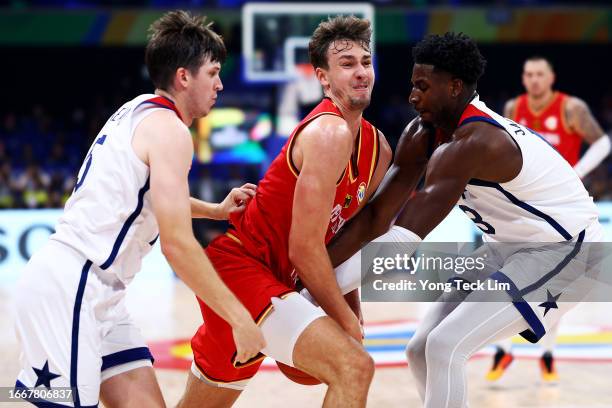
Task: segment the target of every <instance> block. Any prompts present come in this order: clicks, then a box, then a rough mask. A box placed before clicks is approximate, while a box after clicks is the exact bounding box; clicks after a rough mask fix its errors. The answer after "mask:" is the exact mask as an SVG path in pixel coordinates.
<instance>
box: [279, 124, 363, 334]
mask: <svg viewBox="0 0 612 408" xmlns="http://www.w3.org/2000/svg"><path fill="white" fill-rule="evenodd" d="M352 147H353V138H352V136H351V132H350V130H349V128H348V126H347V124H346V122H345V121H344V119H342V118H339V117H337V116H331V115H325V116H322V117H320V118H319V119H316V120H315V121H313V122H311V123H310V124H309V125H308V126H307V127H306V128H305V129H304V130H302V132H301V133H300V135H299V137H298V139H297V141H296V144H295V146H294V149H293V161H294V163H295V165H296V166H297V167H298V168H299V169H300V173H299V176H298V179H297V183H296V186H295V193H294V199H293V212H292V221H291V230H290V232H289V259H290V260H291V262H292V264H293V266H294V267H295V269H296V271H297V273H298V275H299V277H300V279H301V280H302V282H303V283H304V286H305V287H306V288H307V289H308V290H309V292H310V294H311V295H312V296H313V298H314V300H315V301H316V302H317V303H318V304H319V305H320V306H321V307H322V308H323V310H325V312H326V313H327V314H328V315H329V316H330V317H331V318H333V319H334V320H335V321H336V322H337V323H338V324H340V326H341V327H342V328H343V329H344V330H345V331H346V332H347V333H348V334H349V335H351V336H352V337H354V338H355V339H357V340H359V341H360V340H361V329H360V326H359V321H358V320H357V318H356V316H355V315H354V314H353V312H352V311H351V309H350V308H349V306H348V304H347V303H346V302H345V300H344V298H343V297H342V293H341V291H340V288H339V287H338V283H337V282H336V276H335V274H334V271H333V268H332V265H331V262H330V260H329V257H328V255H327V249H326V247H325V235H326V233H327V229H328V225H329V223H330V214H331V213H332V206H333V203H334V197H335V195H336V182H337V181H338V178H339V176H340V175H341V174H342V172H343V171H344V168H345V167H346V164H347V163H348V161H349V158H350V155H351V150H352Z"/></svg>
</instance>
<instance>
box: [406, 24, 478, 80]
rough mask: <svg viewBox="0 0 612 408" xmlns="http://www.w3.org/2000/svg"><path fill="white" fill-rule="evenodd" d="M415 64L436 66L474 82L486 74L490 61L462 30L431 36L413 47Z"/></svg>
mask: <svg viewBox="0 0 612 408" xmlns="http://www.w3.org/2000/svg"><path fill="white" fill-rule="evenodd" d="M412 58H413V59H414V62H415V63H416V64H427V65H433V66H434V67H435V68H437V69H440V70H442V71H446V72H448V73H449V74H451V75H453V76H454V77H457V78H459V79H461V80H463V82H465V83H466V84H468V85H475V84H476V82H478V79H479V78H480V77H481V76H482V74H483V73H484V69H485V66H486V65H487V61H486V60H485V59H484V57H483V56H482V54H481V53H480V51H479V50H478V46H477V45H476V43H475V42H474V40H472V39H471V38H470V37H468V36H467V35H465V34H463V33H458V34H457V33H446V34H444V35H428V36H426V37H425V38H424V39H423V40H422V41H420V42H419V43H417V45H415V46H414V48H413V49H412Z"/></svg>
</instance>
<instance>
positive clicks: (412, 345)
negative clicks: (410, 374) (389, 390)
mask: <svg viewBox="0 0 612 408" xmlns="http://www.w3.org/2000/svg"><path fill="white" fill-rule="evenodd" d="M426 343H427V338H421V337H420V336H415V337H413V338H412V339H411V340H410V342H409V343H408V346H406V359H407V360H408V363H409V364H411V365H414V364H420V363H421V362H424V361H425V346H426Z"/></svg>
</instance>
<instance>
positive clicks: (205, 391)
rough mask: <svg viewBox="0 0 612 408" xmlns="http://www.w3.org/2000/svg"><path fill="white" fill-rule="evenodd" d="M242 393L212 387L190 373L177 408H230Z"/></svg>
mask: <svg viewBox="0 0 612 408" xmlns="http://www.w3.org/2000/svg"><path fill="white" fill-rule="evenodd" d="M241 392H242V391H238V390H233V389H230V388H221V387H213V386H211V385H208V384H206V383H204V382H203V381H201V380H200V379H198V378H197V377H196V376H195V375H193V374H192V373H191V372H190V373H189V377H188V378H187V386H186V387H185V393H184V394H183V396H182V397H181V400H180V401H179V403H178V404H177V408H200V407H207V408H225V407H231V406H232V404H233V403H234V402H236V400H237V399H238V397H239V396H240V393H241Z"/></svg>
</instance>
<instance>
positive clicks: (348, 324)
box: [340, 313, 363, 344]
mask: <svg viewBox="0 0 612 408" xmlns="http://www.w3.org/2000/svg"><path fill="white" fill-rule="evenodd" d="M340 326H341V327H342V328H343V329H344V331H345V332H346V333H347V334H348V335H349V336H351V337H352V338H354V339H355V340H357V342H358V343H359V344H361V343H362V342H363V331H362V330H363V329H362V326H361V323H360V322H359V319H358V318H357V316H355V315H354V314H352V313H351V318H350V319H347V320H346V321H343V322H341V323H340Z"/></svg>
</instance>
